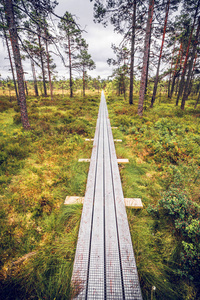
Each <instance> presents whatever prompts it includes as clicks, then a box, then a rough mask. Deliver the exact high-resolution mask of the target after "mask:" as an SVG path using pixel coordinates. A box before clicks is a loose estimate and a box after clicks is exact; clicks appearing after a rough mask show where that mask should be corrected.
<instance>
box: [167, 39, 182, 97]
mask: <svg viewBox="0 0 200 300" xmlns="http://www.w3.org/2000/svg"><path fill="white" fill-rule="evenodd" d="M182 51H183V49H182V42H181V44H180V48H179V52H178V56H177V59H176V65H175V68H174V74H173V78H172V87H171V91H170V94H169V98H172V95H173V92H174V86H175V80H176V73H177V72H176V70H177V67H178V61H179V57H180V54H181V52H182Z"/></svg>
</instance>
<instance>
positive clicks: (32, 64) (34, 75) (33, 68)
mask: <svg viewBox="0 0 200 300" xmlns="http://www.w3.org/2000/svg"><path fill="white" fill-rule="evenodd" d="M31 68H32V73H33V82H34V90H35V96H36V97H38V96H39V93H38V86H37V78H36V73H35V65H34V62H33V61H32V59H31Z"/></svg>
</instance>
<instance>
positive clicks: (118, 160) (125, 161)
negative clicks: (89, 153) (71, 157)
mask: <svg viewBox="0 0 200 300" xmlns="http://www.w3.org/2000/svg"><path fill="white" fill-rule="evenodd" d="M78 162H90V158H79V160H78ZM117 162H118V164H128V163H129V160H128V159H127V158H119V159H117Z"/></svg>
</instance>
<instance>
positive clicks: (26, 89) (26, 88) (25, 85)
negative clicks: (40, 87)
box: [23, 75, 28, 96]
mask: <svg viewBox="0 0 200 300" xmlns="http://www.w3.org/2000/svg"><path fill="white" fill-rule="evenodd" d="M23 80H24V87H25V91H26V96H28V87H27V82H26V80H25V75H24V77H23Z"/></svg>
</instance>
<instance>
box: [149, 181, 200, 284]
mask: <svg viewBox="0 0 200 300" xmlns="http://www.w3.org/2000/svg"><path fill="white" fill-rule="evenodd" d="M147 210H148V212H149V213H150V214H152V215H154V216H156V218H158V219H162V218H168V220H169V221H170V222H169V224H172V227H173V228H174V229H175V232H176V235H177V237H178V239H180V241H181V243H182V247H180V251H179V252H180V262H179V268H178V269H177V270H176V272H177V273H178V274H179V275H180V276H184V277H186V278H188V279H190V280H198V278H199V276H200V254H199V251H200V247H199V243H198V241H199V236H200V220H199V207H198V205H197V204H194V203H193V202H192V201H191V200H190V199H189V198H188V196H187V194H186V193H185V192H184V191H182V190H180V189H178V188H173V187H171V188H170V189H169V190H168V191H166V192H165V193H163V197H162V199H161V200H160V201H159V203H158V205H157V206H156V207H152V206H149V207H148V209H147Z"/></svg>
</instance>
